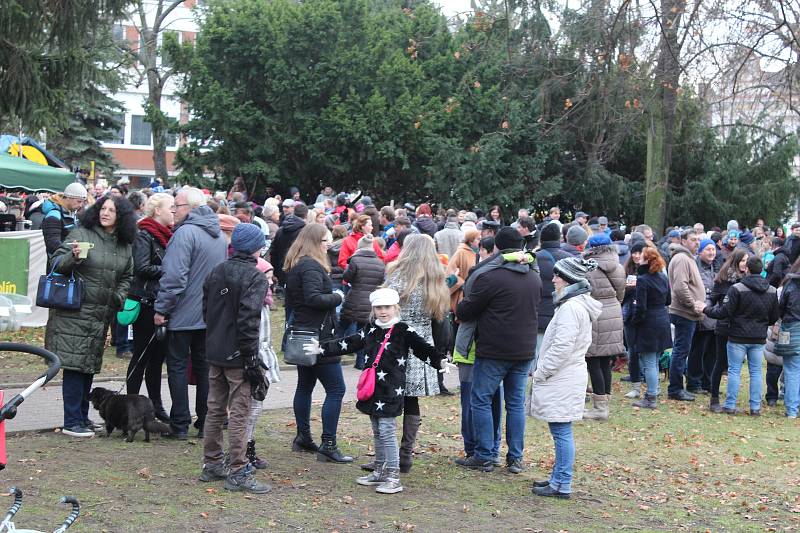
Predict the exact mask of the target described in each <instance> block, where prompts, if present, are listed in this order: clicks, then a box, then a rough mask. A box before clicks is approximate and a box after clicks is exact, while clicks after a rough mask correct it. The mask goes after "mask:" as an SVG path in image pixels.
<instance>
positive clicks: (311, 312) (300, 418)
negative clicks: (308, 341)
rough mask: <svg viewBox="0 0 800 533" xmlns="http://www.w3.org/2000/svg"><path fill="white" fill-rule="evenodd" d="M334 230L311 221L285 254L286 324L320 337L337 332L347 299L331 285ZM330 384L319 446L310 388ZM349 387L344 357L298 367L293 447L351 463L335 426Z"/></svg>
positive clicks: (328, 358) (327, 458)
mask: <svg viewBox="0 0 800 533" xmlns="http://www.w3.org/2000/svg"><path fill="white" fill-rule="evenodd" d="M331 241H332V239H331V234H330V232H329V231H328V229H327V228H326V227H325V226H323V225H321V224H307V225H306V226H305V227H304V228H303V229H302V230H301V231H300V233H299V234H298V235H297V239H295V241H294V243H293V244H292V246H291V248H289V252H288V253H287V254H286V262H285V263H284V272H286V311H287V317H288V320H287V328H290V329H295V330H302V331H314V332H317V333H318V335H319V341H320V343H324V342H325V341H328V340H330V339H332V338H334V336H335V332H334V320H333V318H334V316H335V314H336V308H337V307H338V306H339V304H341V303H342V301H343V300H344V295H343V294H342V291H338V290H337V291H334V290H333V288H332V285H331V278H330V277H329V273H330V264H329V262H328V248H329V247H330V245H331ZM318 380H319V381H320V382H321V383H322V386H323V387H324V388H325V401H324V402H323V404H322V445H321V446H319V447H317V445H316V444H315V443H314V439H313V437H312V436H311V393H312V392H314V387H315V386H316V384H317V381H318ZM344 392H345V382H344V376H343V374H342V365H341V358H340V357H325V358H320V360H319V362H318V363H317V364H315V365H313V366H298V367H297V389H296V390H295V393H294V418H295V421H296V422H297V436H296V437H295V439H294V442H293V443H292V449H293V450H294V451H305V452H312V453H316V454H317V459H319V460H320V461H332V462H336V463H349V462H352V461H353V458H352V457H348V456H346V455H342V454H341V453H340V452H339V448H338V447H337V445H336V429H337V426H338V425H339V413H340V412H341V409H342V398H343V397H344Z"/></svg>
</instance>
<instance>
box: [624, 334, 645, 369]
mask: <svg viewBox="0 0 800 533" xmlns="http://www.w3.org/2000/svg"><path fill="white" fill-rule="evenodd" d="M635 330H636V328H635V327H634V326H633V324H625V326H624V327H623V331H624V333H625V344H626V347H627V349H628V376H630V378H631V383H641V382H642V381H644V380H643V379H642V367H641V365H640V364H639V354H638V353H636V350H635V349H634V346H633V345H634V341H635V337H636V336H635V334H634V332H635Z"/></svg>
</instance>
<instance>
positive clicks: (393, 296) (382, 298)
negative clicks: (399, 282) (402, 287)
mask: <svg viewBox="0 0 800 533" xmlns="http://www.w3.org/2000/svg"><path fill="white" fill-rule="evenodd" d="M369 303H370V304H371V305H372V307H376V306H379V305H397V304H399V303H400V295H399V294H397V291H396V290H394V289H377V290H374V291H372V292H371V293H370V294H369Z"/></svg>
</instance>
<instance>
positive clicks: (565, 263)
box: [553, 257, 597, 283]
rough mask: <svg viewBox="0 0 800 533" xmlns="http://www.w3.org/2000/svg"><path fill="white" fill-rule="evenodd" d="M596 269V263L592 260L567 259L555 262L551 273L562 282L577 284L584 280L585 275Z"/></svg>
mask: <svg viewBox="0 0 800 533" xmlns="http://www.w3.org/2000/svg"><path fill="white" fill-rule="evenodd" d="M596 268H597V261H595V260H594V259H582V258H580V257H567V258H564V259H560V260H559V261H557V262H556V264H555V266H553V272H554V273H555V274H556V275H557V276H558V277H559V278H561V279H563V280H564V281H568V282H570V283H578V282H579V281H581V280H583V279H586V275H587V274H588V273H589V272H591V271H592V270H594V269H596Z"/></svg>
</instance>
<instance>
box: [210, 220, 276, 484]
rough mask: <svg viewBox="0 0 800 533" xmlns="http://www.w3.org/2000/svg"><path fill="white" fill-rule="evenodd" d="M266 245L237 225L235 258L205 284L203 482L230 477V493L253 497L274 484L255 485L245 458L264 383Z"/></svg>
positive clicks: (257, 232)
mask: <svg viewBox="0 0 800 533" xmlns="http://www.w3.org/2000/svg"><path fill="white" fill-rule="evenodd" d="M265 244H266V242H265V239H264V234H263V233H262V232H261V229H260V228H259V227H258V226H256V225H254V224H246V223H243V224H239V225H238V226H236V229H234V230H233V236H232V238H231V245H232V246H233V250H234V255H233V257H231V258H230V259H228V260H227V261H225V262H224V263H222V264H220V265H217V266H216V267H214V270H212V271H211V273H210V274H209V275H208V278H206V281H205V284H204V286H203V316H204V317H205V319H206V324H207V328H206V359H207V361H208V413H207V414H206V421H205V427H204V429H205V436H204V438H203V472H202V474H201V475H200V481H214V480H217V479H225V489H227V490H232V491H245V492H252V493H254V494H264V493H266V492H269V491H270V486H269V485H266V484H263V483H259V482H258V481H256V479H255V477H254V476H253V471H252V469H251V468H248V459H247V456H246V447H247V420H248V417H249V416H250V405H251V401H250V398H251V395H252V394H253V392H254V391H255V389H256V386H258V385H259V384H261V383H263V380H264V376H263V370H262V369H261V361H260V359H259V356H258V333H259V326H260V324H261V307H262V306H263V305H264V297H265V296H266V294H267V278H266V276H264V274H262V273H261V272H259V271H258V270H257V269H256V256H257V255H258V253H259V252H260V251H261V249H262V248H263V247H264V246H265ZM212 317H213V320H212V319H211V318H212ZM234 332H235V335H232V333H234ZM261 399H263V398H261ZM226 414H228V418H229V421H228V453H229V456H230V470H228V469H227V468H226V467H225V466H224V464H223V459H224V456H225V454H224V451H223V447H222V446H223V432H222V429H223V427H222V426H223V423H224V420H225V416H226Z"/></svg>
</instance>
